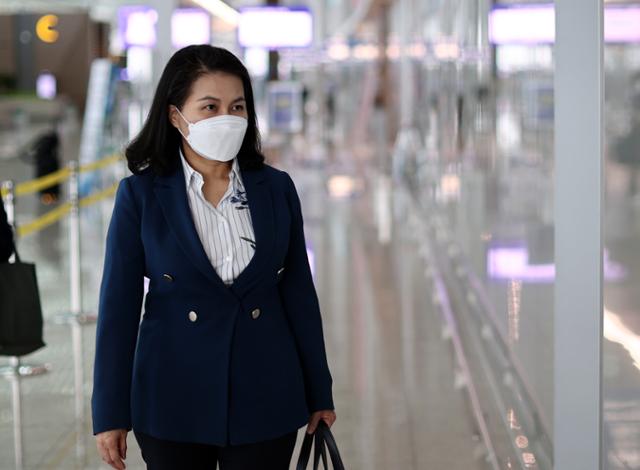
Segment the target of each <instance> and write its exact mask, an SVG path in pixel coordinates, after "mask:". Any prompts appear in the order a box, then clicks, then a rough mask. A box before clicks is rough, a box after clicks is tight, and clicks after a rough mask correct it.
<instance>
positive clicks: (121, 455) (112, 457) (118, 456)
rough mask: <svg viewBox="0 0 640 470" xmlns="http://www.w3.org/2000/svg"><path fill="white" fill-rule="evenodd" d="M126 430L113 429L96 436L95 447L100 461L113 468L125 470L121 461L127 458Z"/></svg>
mask: <svg viewBox="0 0 640 470" xmlns="http://www.w3.org/2000/svg"><path fill="white" fill-rule="evenodd" d="M127 432H128V431H127V430H126V429H113V430H111V431H105V432H101V433H98V434H96V445H97V446H98V452H99V453H100V456H101V457H102V460H103V461H105V462H106V463H108V464H109V465H111V466H112V467H113V468H117V469H118V470H123V469H124V468H126V465H125V464H124V462H123V460H125V459H126V458H127Z"/></svg>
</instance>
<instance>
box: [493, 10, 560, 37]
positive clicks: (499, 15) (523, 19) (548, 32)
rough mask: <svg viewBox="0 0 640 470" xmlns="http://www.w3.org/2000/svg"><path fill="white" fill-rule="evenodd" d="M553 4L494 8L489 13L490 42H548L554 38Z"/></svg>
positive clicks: (554, 19)
mask: <svg viewBox="0 0 640 470" xmlns="http://www.w3.org/2000/svg"><path fill="white" fill-rule="evenodd" d="M555 28H556V18H555V9H554V7H553V5H533V6H526V7H524V6H523V7H520V6H518V7H514V8H495V9H494V10H492V11H491V13H489V40H490V41H491V43H492V44H500V45H502V44H548V43H552V42H553V41H554V40H555V35H556V31H555Z"/></svg>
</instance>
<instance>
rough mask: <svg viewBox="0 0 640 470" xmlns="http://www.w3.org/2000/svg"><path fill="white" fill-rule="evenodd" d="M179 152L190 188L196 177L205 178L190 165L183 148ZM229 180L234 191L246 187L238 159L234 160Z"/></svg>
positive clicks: (186, 181)
mask: <svg viewBox="0 0 640 470" xmlns="http://www.w3.org/2000/svg"><path fill="white" fill-rule="evenodd" d="M178 150H179V152H180V161H181V162H182V168H183V169H184V179H185V183H186V184H187V187H189V186H190V184H191V181H192V180H193V178H194V177H195V178H200V179H201V180H202V179H203V178H202V175H201V174H200V172H198V171H197V170H195V169H194V168H193V167H192V166H191V165H189V162H188V161H187V159H186V158H185V156H184V154H183V153H182V148H180V147H178ZM229 178H231V184H232V185H233V188H234V189H236V188H243V187H244V185H243V184H242V176H241V175H240V165H239V164H238V157H234V158H233V160H232V163H231V171H230V172H229Z"/></svg>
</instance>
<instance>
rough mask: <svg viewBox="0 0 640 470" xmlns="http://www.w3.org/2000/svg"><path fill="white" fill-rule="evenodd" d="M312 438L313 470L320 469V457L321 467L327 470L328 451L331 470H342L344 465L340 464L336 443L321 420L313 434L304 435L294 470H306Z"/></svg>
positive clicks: (340, 459)
mask: <svg viewBox="0 0 640 470" xmlns="http://www.w3.org/2000/svg"><path fill="white" fill-rule="evenodd" d="M314 438H315V445H314V457H313V470H319V469H320V462H319V461H320V457H322V465H323V467H324V469H325V470H329V466H328V464H327V454H326V450H329V457H330V458H331V465H332V466H333V469H334V470H344V464H343V463H342V458H341V457H340V453H339V452H338V446H337V445H336V441H335V439H334V438H333V434H331V430H330V429H329V426H328V425H327V423H326V422H325V421H324V420H323V419H321V420H320V421H319V422H318V427H317V428H316V430H315V432H314V433H313V434H309V433H307V432H305V433H304V441H302V448H301V449H300V457H299V458H298V464H297V465H296V470H306V468H307V463H308V462H309V457H310V454H311V443H312V441H313V440H314ZM325 445H326V449H325Z"/></svg>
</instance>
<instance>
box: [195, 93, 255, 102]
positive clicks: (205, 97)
mask: <svg viewBox="0 0 640 470" xmlns="http://www.w3.org/2000/svg"><path fill="white" fill-rule="evenodd" d="M205 100H214V101H221V100H220V98H216V97H215V96H211V95H207V96H203V97H202V98H198V101H205ZM236 101H246V100H245V99H244V97H242V96H238V97H237V98H236V99H235V100H233V101H232V103H235V102H236Z"/></svg>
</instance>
